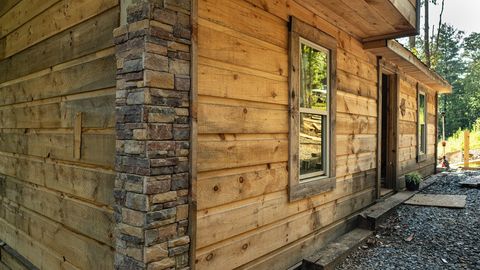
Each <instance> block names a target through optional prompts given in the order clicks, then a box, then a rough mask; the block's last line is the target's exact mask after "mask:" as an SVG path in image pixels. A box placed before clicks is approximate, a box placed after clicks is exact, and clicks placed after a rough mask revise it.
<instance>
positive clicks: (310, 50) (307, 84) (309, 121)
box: [299, 41, 330, 180]
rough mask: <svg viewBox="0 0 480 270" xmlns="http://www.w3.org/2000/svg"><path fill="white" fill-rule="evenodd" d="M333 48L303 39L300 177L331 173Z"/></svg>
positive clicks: (306, 178) (301, 60)
mask: <svg viewBox="0 0 480 270" xmlns="http://www.w3.org/2000/svg"><path fill="white" fill-rule="evenodd" d="M329 61H330V60H329V51H328V50H327V49H324V48H323V47H320V46H317V45H314V44H311V43H310V42H306V41H301V42H300V134H299V135H300V136H299V145H300V149H299V153H300V164H299V165H300V179H301V180H308V179H311V178H314V177H319V176H325V175H327V173H326V171H327V164H326V163H327V160H326V153H327V146H328V136H327V134H328V125H327V123H328V117H329V116H328V105H329V104H328V102H329V100H328V95H329V88H330V85H329Z"/></svg>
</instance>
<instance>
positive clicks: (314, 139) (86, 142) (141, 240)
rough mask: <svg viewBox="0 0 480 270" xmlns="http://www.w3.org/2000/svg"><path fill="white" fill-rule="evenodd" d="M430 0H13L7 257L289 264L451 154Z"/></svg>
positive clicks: (1, 192)
mask: <svg viewBox="0 0 480 270" xmlns="http://www.w3.org/2000/svg"><path fill="white" fill-rule="evenodd" d="M418 5H419V3H418V1H415V0H372V1H365V0H42V1H38V0H4V1H1V3H0V203H1V207H0V241H1V242H0V268H2V269H49V270H55V269H112V268H115V269H172V268H175V269H186V267H190V268H192V269H233V268H238V269H287V268H290V267H292V266H295V265H298V263H299V262H301V261H302V259H303V258H305V257H307V256H309V255H310V254H312V253H313V252H315V251H316V250H319V249H320V248H321V247H323V246H325V244H326V243H328V242H329V241H331V240H332V239H334V238H336V237H338V236H340V235H342V234H344V233H346V232H347V231H349V230H351V229H352V228H353V227H354V226H355V223H356V216H357V213H358V212H359V211H360V210H362V209H364V208H365V207H367V206H369V205H372V204H374V202H375V200H376V199H378V198H380V197H381V196H382V195H384V194H386V193H389V192H392V191H393V192H395V191H399V190H402V189H404V178H403V176H404V175H405V174H406V173H408V172H411V171H419V172H421V173H422V175H424V176H427V175H429V174H433V173H434V172H435V156H436V155H435V151H436V134H437V128H436V122H437V117H438V115H437V95H438V94H439V93H448V92H450V91H451V86H450V85H449V84H448V83H447V82H446V81H445V80H444V79H442V78H441V77H440V76H439V75H437V74H436V73H434V72H433V71H431V70H429V69H428V68H427V67H426V66H425V65H424V64H423V63H421V62H420V61H419V60H418V59H417V58H416V57H415V56H414V55H412V54H411V53H410V52H409V51H408V50H406V49H405V48H404V47H402V46H401V45H400V44H399V43H398V42H396V41H395V40H393V39H394V38H398V37H405V36H409V35H415V34H416V33H417V31H418V28H419V27H418V23H419V8H417V6H418Z"/></svg>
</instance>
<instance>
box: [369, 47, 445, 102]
mask: <svg viewBox="0 0 480 270" xmlns="http://www.w3.org/2000/svg"><path fill="white" fill-rule="evenodd" d="M363 47H364V48H365V49H366V50H367V51H370V52H372V53H373V54H375V55H377V56H381V57H382V58H384V59H386V60H388V61H390V62H392V63H394V64H395V65H397V66H398V67H399V68H400V69H401V70H402V71H403V72H405V73H406V74H408V75H410V76H412V77H413V78H415V79H416V80H418V81H419V82H421V83H423V84H425V85H427V86H429V87H431V88H433V89H434V90H436V91H437V92H439V93H451V92H452V86H451V85H450V84H449V83H448V82H447V80H445V79H444V78H442V76H440V75H438V73H436V72H435V71H433V70H431V69H430V68H428V67H427V66H426V65H425V64H424V63H423V62H422V61H420V60H419V59H418V58H417V57H416V56H415V55H414V54H413V53H412V52H410V51H409V50H407V49H406V48H405V47H403V46H402V45H401V44H400V43H398V42H397V41H395V40H379V41H372V42H367V43H364V44H363Z"/></svg>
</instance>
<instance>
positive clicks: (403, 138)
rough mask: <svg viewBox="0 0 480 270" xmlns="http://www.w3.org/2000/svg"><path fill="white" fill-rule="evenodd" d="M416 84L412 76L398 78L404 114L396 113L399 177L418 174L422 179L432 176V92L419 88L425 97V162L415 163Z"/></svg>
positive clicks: (433, 131)
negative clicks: (413, 173)
mask: <svg viewBox="0 0 480 270" xmlns="http://www.w3.org/2000/svg"><path fill="white" fill-rule="evenodd" d="M417 83H418V81H417V80H415V79H413V78H412V77H410V76H408V75H405V74H403V75H402V76H400V98H399V101H398V102H399V104H398V105H399V106H401V104H402V100H404V102H405V114H404V115H402V113H400V112H399V114H398V115H399V117H400V118H399V134H400V138H399V147H398V148H399V151H398V152H399V153H398V155H399V158H398V162H399V177H401V176H402V175H404V174H406V173H409V172H412V171H419V172H420V173H421V174H422V175H423V176H428V175H430V174H433V172H434V166H435V147H436V144H435V141H436V139H435V125H436V123H435V115H436V113H437V109H436V108H435V91H434V90H433V89H430V88H428V87H427V86H425V85H422V89H425V91H426V95H427V159H426V160H425V161H422V162H420V163H417V106H418V103H417Z"/></svg>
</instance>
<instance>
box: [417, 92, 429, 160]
mask: <svg viewBox="0 0 480 270" xmlns="http://www.w3.org/2000/svg"><path fill="white" fill-rule="evenodd" d="M425 108H426V100H425V94H423V93H420V94H419V96H418V138H419V140H418V141H419V152H420V154H425V152H426V145H427V132H426V123H425V118H426V114H427V111H426V109H425Z"/></svg>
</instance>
